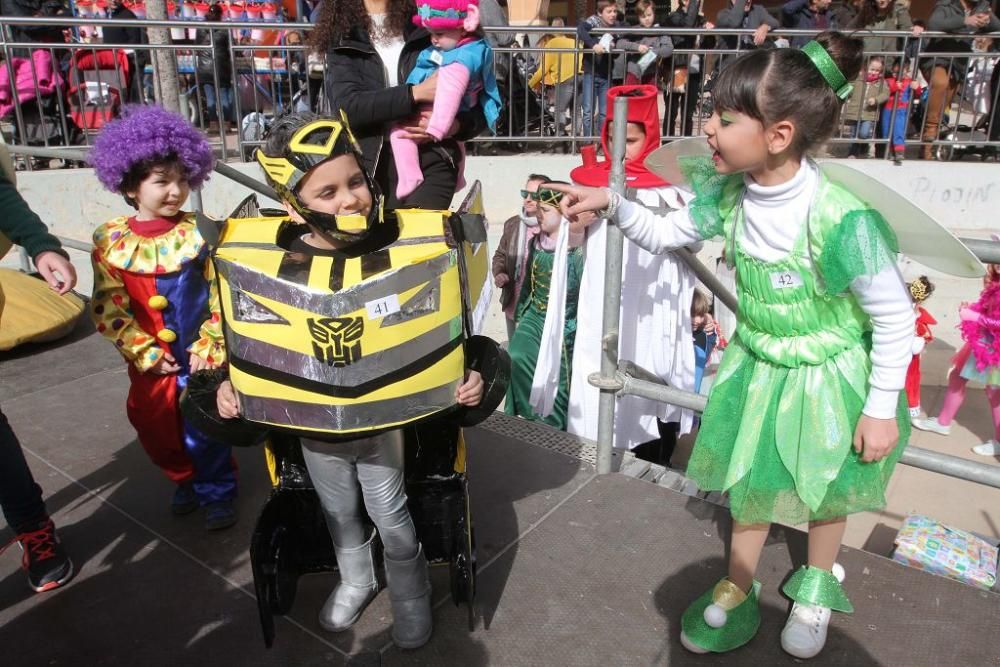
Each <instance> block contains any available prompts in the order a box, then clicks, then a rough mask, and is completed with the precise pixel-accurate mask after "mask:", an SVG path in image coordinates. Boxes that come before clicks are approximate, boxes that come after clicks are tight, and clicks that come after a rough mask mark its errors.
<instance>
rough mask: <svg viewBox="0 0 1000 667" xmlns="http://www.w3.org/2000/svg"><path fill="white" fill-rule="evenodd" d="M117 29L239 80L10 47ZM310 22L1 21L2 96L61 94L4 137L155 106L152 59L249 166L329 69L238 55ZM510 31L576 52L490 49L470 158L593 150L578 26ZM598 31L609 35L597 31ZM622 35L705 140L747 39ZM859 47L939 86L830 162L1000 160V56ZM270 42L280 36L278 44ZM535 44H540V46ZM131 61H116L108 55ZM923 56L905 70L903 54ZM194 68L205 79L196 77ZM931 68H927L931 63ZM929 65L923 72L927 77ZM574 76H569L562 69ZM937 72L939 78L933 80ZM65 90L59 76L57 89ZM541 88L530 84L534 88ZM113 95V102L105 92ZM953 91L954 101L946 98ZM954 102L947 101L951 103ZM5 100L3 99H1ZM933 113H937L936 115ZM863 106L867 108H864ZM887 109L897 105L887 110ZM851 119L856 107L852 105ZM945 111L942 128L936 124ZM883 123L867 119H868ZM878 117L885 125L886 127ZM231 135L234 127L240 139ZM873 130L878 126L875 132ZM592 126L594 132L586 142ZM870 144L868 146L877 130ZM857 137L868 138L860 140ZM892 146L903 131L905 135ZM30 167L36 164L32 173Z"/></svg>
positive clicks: (198, 120)
mask: <svg viewBox="0 0 1000 667" xmlns="http://www.w3.org/2000/svg"><path fill="white" fill-rule="evenodd" d="M109 25H114V26H116V27H119V28H121V27H128V28H151V27H161V28H171V29H174V30H175V31H177V30H182V31H184V33H183V34H184V35H185V37H186V38H189V37H190V36H191V33H195V34H196V35H201V36H203V35H204V33H205V31H211V30H214V31H223V32H224V34H225V35H226V37H227V39H226V44H227V45H228V48H227V49H226V52H227V53H226V55H228V60H229V62H230V63H231V72H230V73H229V76H225V74H226V72H225V71H224V69H225V66H224V65H222V64H221V63H220V58H219V57H218V56H219V55H220V54H219V53H216V52H215V51H214V50H213V48H212V45H211V44H197V43H190V42H185V43H174V44H168V45H149V44H141V45H136V44H103V43H96V42H91V43H78V42H75V43H66V44H62V43H60V44H42V43H37V42H25V41H20V42H18V41H14V40H12V39H11V30H13V29H16V28H18V27H26V26H34V27H37V26H50V27H51V26H59V27H66V28H70V29H71V30H72V31H73V32H74V33H77V34H78V33H79V31H80V30H81V29H85V30H89V31H92V33H95V34H96V31H97V30H98V29H99V28H101V26H109ZM311 27H312V26H311V24H307V23H274V22H270V23H267V22H257V21H220V22H214V23H213V22H205V21H192V20H169V21H152V20H147V19H137V20H130V21H115V20H112V19H108V18H79V17H59V18H20V17H19V18H13V17H4V18H3V20H2V21H0V55H2V57H3V60H4V62H5V63H7V64H8V66H7V67H6V72H5V73H4V74H3V76H2V77H0V87H8V86H9V89H10V90H11V91H16V90H18V84H19V78H18V76H17V72H16V71H15V68H14V67H13V58H15V57H19V56H20V57H25V56H30V55H31V54H32V53H33V52H36V53H37V52H43V53H45V54H47V58H48V60H49V61H50V62H52V63H54V64H55V71H56V72H57V73H58V74H59V76H61V77H62V79H63V81H64V82H63V83H62V84H61V85H60V84H59V83H58V82H53V78H52V76H51V74H52V73H51V71H43V70H44V65H43V64H42V63H39V62H36V61H35V60H32V59H29V60H28V62H27V64H23V63H22V64H21V66H22V67H24V68H26V69H25V70H23V75H22V76H21V77H20V85H21V87H22V89H23V95H22V96H21V97H20V100H19V101H18V102H17V103H14V104H12V105H11V104H8V105H7V106H6V107H4V105H3V103H2V102H0V115H2V114H3V111H4V110H5V109H6V110H7V115H6V117H4V118H2V119H0V128H3V129H4V130H5V132H6V133H7V134H8V135H9V137H8V138H9V139H10V143H16V144H21V145H33V146H72V145H88V144H90V143H91V142H92V139H93V135H94V133H95V132H96V130H98V129H99V126H100V124H101V123H102V122H104V121H105V120H106V119H108V118H110V117H113V116H114V115H115V114H116V113H117V110H118V109H119V108H120V104H121V103H122V102H124V101H132V102H148V101H154V100H157V99H158V98H159V97H160V90H159V82H160V81H161V80H162V79H161V77H162V76H163V73H162V72H159V71H158V69H157V66H156V64H155V63H156V62H157V59H156V58H153V57H152V55H153V53H154V52H167V53H170V54H173V55H174V56H175V58H176V62H177V65H178V77H179V78H180V80H181V81H180V82H181V90H182V105H183V107H184V109H183V111H184V112H185V113H186V114H187V116H188V118H189V119H190V120H191V121H192V122H193V123H194V124H195V125H196V126H198V127H199V128H201V129H202V130H204V131H205V132H206V133H207V134H208V135H209V136H210V138H211V140H212V141H213V143H214V145H215V146H216V148H217V150H218V151H219V154H220V155H221V157H222V158H223V159H224V160H228V159H232V158H237V159H239V158H247V157H249V155H250V154H251V153H252V150H253V149H254V148H255V147H256V146H257V145H259V144H260V135H261V134H262V133H263V130H264V128H265V127H266V125H267V123H268V122H269V120H270V118H272V117H273V116H274V114H277V113H280V112H282V111H284V110H287V109H298V110H301V109H311V110H316V111H324V110H326V109H327V108H328V105H327V104H326V101H325V99H324V95H323V88H324V86H323V83H324V79H323V77H324V75H325V72H324V70H323V65H322V62H321V61H317V60H315V59H310V57H309V53H308V47H306V46H303V45H301V44H285V43H279V44H273V45H263V44H248V43H242V41H241V40H243V39H244V37H245V35H246V34H247V32H248V31H256V32H258V33H259V34H263V35H268V34H271V33H274V32H275V31H277V32H278V33H281V34H282V35H284V36H286V37H287V35H289V34H293V33H294V34H296V35H298V36H299V37H301V36H302V35H303V31H307V30H309V29H310V28H311ZM514 31H516V32H517V33H524V34H527V35H528V36H529V41H530V40H531V39H535V38H540V37H542V36H543V35H551V36H563V37H570V38H571V39H572V40H573V46H572V48H544V47H543V48H539V47H538V46H533V47H532V46H528V47H525V48H522V47H520V46H518V45H517V44H516V43H515V44H514V45H507V46H498V47H496V48H495V49H494V67H495V72H496V74H497V79H498V82H499V85H500V90H501V95H502V99H503V105H504V109H503V112H502V114H501V118H500V120H499V122H498V127H497V132H496V134H489V133H487V134H485V135H483V136H481V137H478V138H477V139H475V140H473V141H472V142H470V150H471V151H472V152H473V153H480V154H484V153H490V152H493V153H496V152H505V151H507V152H509V151H515V152H521V151H526V150H542V151H558V150H563V151H575V150H576V149H577V148H578V145H579V144H581V143H594V142H595V141H597V140H598V136H597V135H598V134H599V130H600V124H599V122H597V121H599V120H600V103H602V102H604V99H603V98H604V96H603V95H596V94H595V95H593V96H592V97H593V98H594V104H593V106H594V108H593V109H592V110H591V116H590V117H591V118H592V119H593V121H592V122H591V123H589V125H588V126H585V124H584V122H585V120H586V118H585V116H586V113H585V110H584V108H583V102H584V101H585V100H587V98H589V97H591V96H590V95H589V91H590V90H592V89H593V88H595V87H597V88H598V90H597V92H601V91H602V90H603V89H602V88H600V84H599V83H598V84H595V83H594V80H595V76H591V75H590V74H587V73H585V72H584V70H585V69H587V67H586V66H581V63H583V62H584V61H589V59H590V58H592V57H593V51H591V50H588V49H583V48H581V46H580V44H579V43H578V42H577V41H576V39H575V34H576V33H575V30H573V29H572V28H553V27H546V26H519V27H516V28H513V27H505V28H486V33H487V36H491V35H495V34H509V33H511V32H514ZM594 32H595V33H597V34H600V33H602V32H605V30H602V29H595V30H594ZM607 32H613V33H614V34H615V35H617V36H620V37H629V38H633V39H635V38H640V37H643V36H654V35H655V36H662V35H667V36H670V37H671V38H673V39H674V41H675V42H677V43H679V44H680V45H683V47H684V48H680V47H676V48H675V49H674V51H673V53H672V54H671V55H670V56H668V57H666V58H663V59H661V60H660V61H658V62H657V63H654V64H653V65H650V66H649V67H648V68H647V70H646V71H645V72H644V73H643V78H644V79H648V80H650V81H651V82H653V83H655V84H656V85H657V86H658V87H659V88H660V90H661V97H662V107H661V118H662V120H663V122H662V130H663V132H662V138H663V140H664V141H668V140H671V139H675V138H680V137H687V136H698V135H700V134H702V133H703V127H704V124H705V122H706V121H707V119H708V117H709V115H710V113H711V108H712V95H711V88H712V83H713V81H714V79H715V77H716V76H717V73H718V72H719V71H720V69H721V68H722V67H724V66H725V64H726V63H727V62H730V61H731V60H732V59H733V58H734V57H736V56H737V55H738V54H740V53H743V52H745V51H746V48H747V42H746V40H745V39H744V37H747V36H748V35H750V34H752V31H750V30H728V29H727V30H720V29H713V30H704V29H693V28H684V29H674V28H666V29H661V28H649V29H646V28H616V29H614V30H608V31H607ZM808 34H810V33H809V32H807V31H801V30H775V31H773V32H772V33H771V37H772V38H777V39H787V38H794V37H796V36H801V35H808ZM857 34H859V35H860V36H863V37H865V38H871V39H885V40H889V41H892V40H895V46H896V47H897V48H894V49H890V50H886V49H881V50H872V51H871V52H869V53H868V56H881V57H882V58H883V61H884V65H885V66H886V67H887V68H888V69H891V68H892V67H894V66H895V65H896V64H898V65H899V66H900V67H902V68H903V70H904V72H906V73H909V74H910V75H915V76H916V77H917V80H918V81H919V80H920V78H921V76H923V75H924V74H926V75H927V76H929V77H930V79H931V81H930V82H928V83H930V84H932V85H933V86H934V87H935V88H934V90H935V94H934V95H927V96H926V99H924V96H923V95H919V94H917V92H916V91H913V92H911V93H910V95H911V96H912V98H913V99H912V100H911V101H910V103H909V104H908V106H907V108H906V109H905V110H904V111H901V112H897V113H890V112H889V111H885V110H884V107H885V103H886V102H888V101H889V100H884V99H883V97H884V95H885V91H884V90H882V88H881V87H879V86H875V88H874V89H873V90H871V91H868V90H866V91H858V93H856V94H861V95H864V94H865V93H869V92H871V93H872V96H873V97H876V98H878V104H876V105H875V107H876V108H868V109H863V108H859V109H857V111H855V112H854V113H853V114H846V113H845V114H844V116H843V118H842V126H841V128H840V131H839V132H838V133H837V135H836V136H835V137H834V138H833V139H831V141H830V144H829V145H828V147H827V149H828V151H829V152H830V153H832V154H833V155H841V154H846V153H847V152H848V151H850V152H852V153H854V154H857V155H861V156H864V155H870V154H872V148H873V147H874V154H875V155H888V154H889V151H887V150H886V147H887V146H889V145H890V144H892V143H894V142H893V139H892V135H893V132H894V130H896V129H897V125H899V124H900V123H902V124H905V129H906V131H905V132H904V137H903V142H904V143H905V144H906V145H909V146H914V145H926V146H928V147H929V148H930V149H931V150H932V151H933V153H934V156H935V157H936V158H938V159H952V158H962V157H964V156H966V155H969V154H975V155H978V156H980V157H985V156H988V155H995V154H996V153H997V152H998V151H1000V112H995V110H997V109H998V106H1000V105H998V96H1000V91H998V90H997V88H998V86H996V84H994V83H993V79H991V78H990V75H991V74H992V72H993V69H994V68H995V67H996V64H997V62H998V60H1000V53H995V52H988V53H964V52H955V51H953V52H937V53H933V54H931V53H927V52H926V49H927V46H928V44H929V43H930V41H931V40H934V39H938V38H944V37H947V38H948V39H955V40H959V41H968V40H972V39H976V38H978V37H981V36H971V35H946V34H944V33H930V32H924V33H923V34H921V35H920V36H919V37H914V36H913V35H912V34H910V33H908V32H890V31H879V32H863V33H857ZM272 36H273V35H272ZM535 41H537V40H535ZM118 50H121V51H124V52H125V54H124V56H123V57H121V58H120V59H118V58H112V57H111V56H109V55H107V52H115V51H118ZM918 52H919V53H920V55H919V57H916V58H910V59H908V60H907V57H906V54H910V55H912V54H913V53H918ZM611 55H612V56H613V58H611V59H608V60H607V61H606V63H605V69H604V70H602V71H600V72H598V73H597V75H596V78H597V79H601V80H608V81H610V82H612V83H616V82H617V77H618V76H619V75H622V74H623V73H624V64H625V61H626V60H632V61H634V60H635V58H636V55H637V54H636V53H634V52H629V53H626V52H625V51H624V50H623V49H619V48H615V49H612V52H611ZM108 59H110V60H111V66H110V68H109V69H105V70H100V71H95V70H93V69H91V68H92V67H93V63H95V62H105V61H107V60H108ZM199 62H200V63H201V64H202V67H199V66H198V64H199ZM932 62H933V63H935V64H936V65H935V66H936V67H938V68H940V70H936V69H935V67H931V63H932ZM921 65H923V66H924V67H923V68H922V69H921ZM567 69H568V70H569V71H567ZM942 71H943V72H952V73H954V75H955V77H954V79H955V80H958V79H960V80H961V81H960V82H959V85H958V89H957V91H955V90H954V88H953V85H952V84H953V83H954V81H953V80H952V79H949V78H948V77H947V74H946V75H945V77H944V78H943V79H942V77H941V73H942ZM935 74H936V75H937V76H936V77H935ZM56 78H57V79H58V77H56ZM529 84H535V85H529ZM110 88H114V89H115V90H116V93H111V92H110V90H109V89H110ZM953 92H954V95H952V93H953ZM950 95H951V99H950V102H949V100H948V98H949V96H950ZM0 99H2V93H0ZM931 102H933V106H934V107H935V109H934V111H935V113H932V114H928V107H929V106H932V105H931V104H930V103H931ZM861 106H862V107H863V106H864V105H861ZM890 106H891V104H890ZM848 108H852V107H851V105H850V104H849V105H848ZM938 111H941V112H942V113H941V114H940V116H941V118H940V119H939V118H937V115H938V113H937V112H938ZM873 114H874V115H875V116H876V120H875V121H872V120H871V117H872V115H873ZM878 116H884V117H885V118H886V120H885V121H884V125H885V126H884V128H883V127H882V125H883V123H878V122H877V118H878ZM220 117H221V118H222V120H223V127H222V128H221V131H220V130H217V129H216V128H215V127H214V125H215V120H216V119H218V118H220ZM231 124H235V125H236V130H237V131H236V132H235V136H234V133H233V131H232V129H231ZM876 126H877V127H876ZM588 128H589V131H588ZM870 129H871V130H872V132H871V136H868V134H869V130H870ZM858 133H860V136H859V137H857V136H855V135H856V134H858ZM897 138H898V132H897ZM28 166H29V168H30V166H31V165H30V164H29V165H28Z"/></svg>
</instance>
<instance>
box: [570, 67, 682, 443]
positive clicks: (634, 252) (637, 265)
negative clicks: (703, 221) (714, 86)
mask: <svg viewBox="0 0 1000 667" xmlns="http://www.w3.org/2000/svg"><path fill="white" fill-rule="evenodd" d="M619 95H623V96H628V97H629V106H628V109H629V110H628V121H629V125H628V137H627V139H626V141H627V145H626V159H625V187H626V189H627V192H626V195H627V197H628V198H629V199H632V200H634V201H638V202H641V203H643V204H645V205H647V206H656V207H669V208H681V207H683V206H684V205H685V203H686V202H687V200H688V198H689V195H688V194H687V193H686V192H682V191H681V190H678V189H677V188H675V187H673V186H671V185H670V184H669V183H667V182H666V181H664V180H662V179H661V178H660V177H658V176H656V175H655V174H653V173H651V172H650V171H649V170H648V169H646V167H645V165H644V164H643V161H644V160H645V159H646V156H647V155H649V154H650V153H652V152H653V151H654V150H656V149H657V148H659V146H660V122H659V115H658V110H657V95H658V91H657V89H656V87H655V86H617V87H615V88H612V89H611V90H609V91H608V110H609V116H608V119H607V120H606V121H605V123H604V128H603V129H602V131H601V143H602V145H603V147H604V154H605V156H609V155H611V142H610V140H609V135H610V132H611V124H612V121H613V112H612V111H611V110H612V109H613V108H614V100H615V98H616V97H618V96H619ZM610 174H611V161H610V159H607V158H606V159H605V160H604V161H602V162H598V163H596V164H593V165H586V164H585V165H583V166H581V167H577V168H576V169H574V170H573V172H572V174H571V176H572V179H573V181H574V182H575V183H577V184H580V185H587V186H593V187H606V186H607V185H608V183H609V178H610ZM606 239H607V227H606V223H605V222H600V223H597V224H594V225H591V226H590V227H588V228H587V238H586V243H585V246H584V248H585V250H584V252H585V255H584V256H585V260H584V270H583V278H582V282H581V285H580V303H601V302H602V301H603V296H604V273H605V265H604V263H605V248H606V243H607V240H606ZM694 287H695V277H694V274H693V273H691V271H690V270H689V269H688V268H687V267H686V266H685V265H684V264H683V263H682V262H681V260H680V259H678V258H676V257H675V256H674V255H673V254H670V253H667V254H663V255H652V254H650V253H648V252H646V251H645V250H643V249H642V248H640V247H639V246H637V245H635V244H634V243H632V242H631V241H628V240H626V241H625V254H624V257H623V262H622V301H621V330H620V335H619V337H618V340H619V343H618V354H619V357H620V358H622V359H628V360H630V361H634V362H635V363H637V364H638V365H640V366H642V367H643V368H645V369H646V370H648V371H651V372H653V373H655V374H656V375H658V376H659V377H660V378H662V379H663V380H664V381H665V382H667V383H668V384H669V385H670V386H672V387H677V388H679V389H685V390H687V391H694V378H695V355H694V348H693V347H692V345H691V296H692V294H693V292H694ZM602 317H603V309H602V308H581V309H579V311H578V313H577V330H576V343H575V347H574V352H573V375H572V380H571V382H570V401H569V415H568V430H569V432H570V433H575V434H577V435H580V436H583V437H586V438H590V439H593V440H596V439H597V414H598V410H597V404H598V398H599V395H600V392H599V391H598V390H597V389H596V388H595V387H592V386H591V385H590V383H589V382H587V376H588V375H589V374H591V373H595V372H597V371H599V370H600V366H601V324H602ZM658 418H659V420H660V421H663V422H679V423H680V432H681V433H687V432H689V431H690V430H691V425H692V413H691V411H690V410H682V409H680V408H677V407H675V406H672V405H666V404H662V403H657V402H655V401H650V400H647V399H644V398H640V397H638V396H621V397H619V398H618V402H617V405H616V408H615V429H614V431H615V447H620V448H623V449H635V448H636V447H638V446H639V445H641V444H643V443H646V442H651V441H658V440H659V438H660V431H659V427H658V424H657V419H658ZM664 458H669V453H667V455H666V456H665V457H664ZM663 462H665V461H663Z"/></svg>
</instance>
